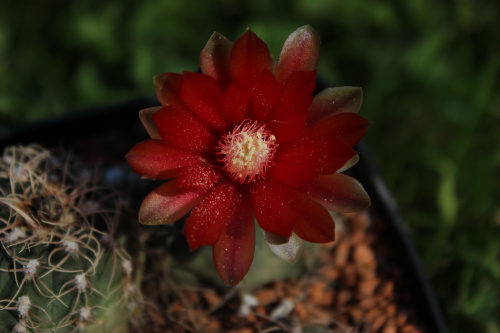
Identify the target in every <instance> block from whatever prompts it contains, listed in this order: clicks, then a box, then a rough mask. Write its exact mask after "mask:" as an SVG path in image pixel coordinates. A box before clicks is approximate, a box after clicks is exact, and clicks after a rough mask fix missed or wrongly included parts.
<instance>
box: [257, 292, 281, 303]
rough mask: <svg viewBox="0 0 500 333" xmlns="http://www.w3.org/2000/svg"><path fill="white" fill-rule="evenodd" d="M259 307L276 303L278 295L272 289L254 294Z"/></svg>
mask: <svg viewBox="0 0 500 333" xmlns="http://www.w3.org/2000/svg"><path fill="white" fill-rule="evenodd" d="M254 296H255V298H256V299H257V301H258V302H259V305H268V304H271V303H274V302H277V301H278V295H276V291H274V290H273V289H261V290H259V291H257V292H256V293H255V294H254Z"/></svg>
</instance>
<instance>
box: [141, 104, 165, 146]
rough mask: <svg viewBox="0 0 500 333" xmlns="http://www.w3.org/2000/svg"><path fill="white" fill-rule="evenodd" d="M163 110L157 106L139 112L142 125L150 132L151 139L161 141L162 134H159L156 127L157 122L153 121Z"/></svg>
mask: <svg viewBox="0 0 500 333" xmlns="http://www.w3.org/2000/svg"><path fill="white" fill-rule="evenodd" d="M160 109H161V106H155V107H152V108H147V109H142V110H141V111H139V119H140V120H141V122H142V125H143V126H144V128H145V129H146V131H147V132H148V134H149V136H150V137H151V139H161V135H160V132H158V128H157V127H156V124H155V122H154V121H153V115H154V114H155V113H156V112H158V110H160Z"/></svg>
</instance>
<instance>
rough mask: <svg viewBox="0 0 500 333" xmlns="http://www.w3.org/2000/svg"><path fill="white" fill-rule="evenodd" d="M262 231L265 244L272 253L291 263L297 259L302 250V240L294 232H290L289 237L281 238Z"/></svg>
mask: <svg viewBox="0 0 500 333" xmlns="http://www.w3.org/2000/svg"><path fill="white" fill-rule="evenodd" d="M262 232H263V233H264V240H265V242H266V245H267V247H268V248H269V250H271V252H272V253H274V254H275V255H277V256H278V257H280V258H281V259H283V260H285V261H286V262H289V263H291V264H294V263H296V262H297V260H299V258H300V256H301V255H302V252H303V250H304V241H303V240H302V239H300V238H299V237H298V236H297V235H296V234H294V233H293V232H292V235H291V236H290V237H289V238H283V237H281V236H278V235H275V234H272V233H270V232H267V231H265V230H262Z"/></svg>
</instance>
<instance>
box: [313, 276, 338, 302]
mask: <svg viewBox="0 0 500 333" xmlns="http://www.w3.org/2000/svg"><path fill="white" fill-rule="evenodd" d="M309 292H310V296H311V302H313V303H314V304H316V305H319V306H330V305H331V304H332V302H333V297H334V294H333V290H332V289H331V288H330V287H329V286H328V284H327V283H326V282H325V281H317V282H315V283H314V284H313V285H312V286H311V288H310V291H309Z"/></svg>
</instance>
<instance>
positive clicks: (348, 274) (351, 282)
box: [342, 265, 357, 287]
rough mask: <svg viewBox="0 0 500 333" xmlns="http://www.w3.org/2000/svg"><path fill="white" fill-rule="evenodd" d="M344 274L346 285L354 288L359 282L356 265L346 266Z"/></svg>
mask: <svg viewBox="0 0 500 333" xmlns="http://www.w3.org/2000/svg"><path fill="white" fill-rule="evenodd" d="M342 273H343V279H344V283H345V284H346V285H347V286H349V287H354V286H355V285H356V280H357V274H356V267H355V266H354V265H346V266H345V267H344V270H343V272H342Z"/></svg>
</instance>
